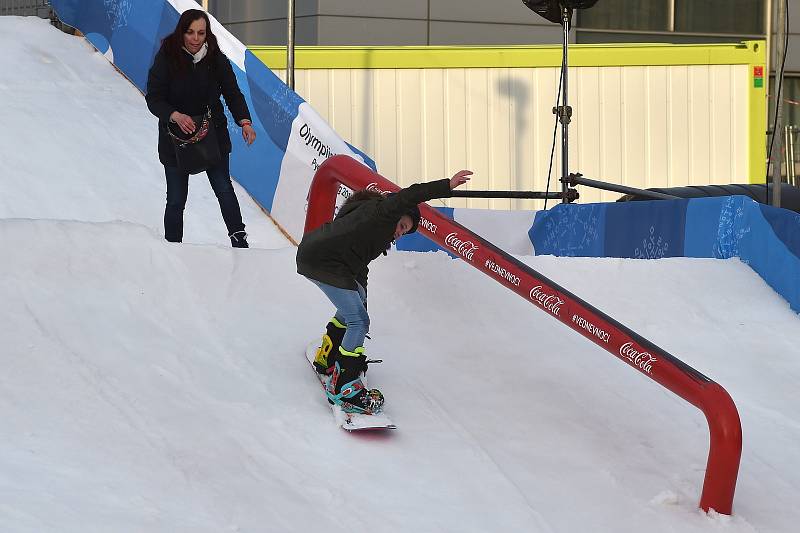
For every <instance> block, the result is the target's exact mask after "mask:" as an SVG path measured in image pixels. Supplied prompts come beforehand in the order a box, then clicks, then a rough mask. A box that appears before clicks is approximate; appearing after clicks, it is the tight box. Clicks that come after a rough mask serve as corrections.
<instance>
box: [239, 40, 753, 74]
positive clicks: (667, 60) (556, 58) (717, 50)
mask: <svg viewBox="0 0 800 533" xmlns="http://www.w3.org/2000/svg"><path fill="white" fill-rule="evenodd" d="M765 48H766V47H765V43H764V41H742V42H741V43H731V44H663V43H656V44H628V43H625V44H584V45H579V44H576V45H572V46H570V48H569V50H570V52H569V64H570V66H574V67H603V66H662V65H741V64H753V63H759V64H761V63H764V62H765V58H766V52H765ZM249 50H250V51H251V52H253V54H255V56H256V57H258V58H259V59H260V60H261V61H262V62H264V63H265V64H266V65H267V66H269V67H270V68H272V69H285V68H286V48H285V47H282V46H251V47H249ZM561 55H562V51H561V47H560V46H550V45H547V46H532V45H531V46H528V45H525V46H459V47H454V46H393V47H387V46H368V47H363V46H298V47H296V48H295V68H297V69H354V68H356V69H359V68H370V69H375V68H389V69H402V68H417V69H419V68H422V69H424V68H492V67H502V68H513V67H557V66H560V65H561Z"/></svg>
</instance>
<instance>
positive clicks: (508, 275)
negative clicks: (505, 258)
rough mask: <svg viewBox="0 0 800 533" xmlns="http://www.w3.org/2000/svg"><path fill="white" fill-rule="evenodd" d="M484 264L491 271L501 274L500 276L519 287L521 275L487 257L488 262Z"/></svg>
mask: <svg viewBox="0 0 800 533" xmlns="http://www.w3.org/2000/svg"><path fill="white" fill-rule="evenodd" d="M484 266H485V267H486V268H487V269H488V270H489V271H490V272H494V273H495V274H497V275H498V276H500V278H502V279H504V280H506V281H508V282H509V283H511V284H512V285H514V286H516V287H519V276H517V275H516V274H514V273H513V272H511V271H510V270H507V269H505V268H504V267H501V266H500V265H498V264H497V263H495V262H494V261H493V260H491V259H487V260H486V263H484Z"/></svg>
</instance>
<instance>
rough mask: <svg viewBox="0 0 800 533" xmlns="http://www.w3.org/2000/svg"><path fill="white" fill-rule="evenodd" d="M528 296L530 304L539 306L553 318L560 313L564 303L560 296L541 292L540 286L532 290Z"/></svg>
mask: <svg viewBox="0 0 800 533" xmlns="http://www.w3.org/2000/svg"><path fill="white" fill-rule="evenodd" d="M529 296H530V299H531V301H532V302H534V303H535V304H538V305H540V306H541V307H542V308H544V309H545V310H546V311H549V312H550V313H552V314H553V315H555V316H558V314H559V313H560V312H561V306H562V305H564V303H565V302H564V300H563V299H561V297H560V296H558V295H556V294H549V293H547V292H545V291H543V290H542V286H541V285H537V286H536V287H534V288H532V289H531V292H530V293H529Z"/></svg>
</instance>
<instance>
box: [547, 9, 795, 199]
mask: <svg viewBox="0 0 800 533" xmlns="http://www.w3.org/2000/svg"><path fill="white" fill-rule="evenodd" d="M787 1H788V0H787ZM563 81H564V62H563V61H562V62H561V73H560V74H559V76H558V93H557V94H556V113H555V115H556V122H555V124H553V144H552V145H551V147H550V164H548V165H547V187H546V188H545V193H546V194H549V193H550V175H551V174H552V173H553V154H555V151H556V133H557V132H558V106H559V104H560V103H561V84H562V83H563ZM544 210H545V211H547V198H545V199H544Z"/></svg>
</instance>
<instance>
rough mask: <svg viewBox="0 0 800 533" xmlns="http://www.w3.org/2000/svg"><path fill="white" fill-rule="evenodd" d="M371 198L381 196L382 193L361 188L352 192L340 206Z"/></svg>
mask: <svg viewBox="0 0 800 533" xmlns="http://www.w3.org/2000/svg"><path fill="white" fill-rule="evenodd" d="M373 198H383V195H382V194H381V193H379V192H378V191H372V190H370V189H361V190H360V191H358V192H354V193H353V194H352V195H351V196H350V198H348V199H347V200H345V201H344V203H343V204H342V207H344V206H346V205H347V204H351V203H353V202H360V201H362V200H372V199H373Z"/></svg>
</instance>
